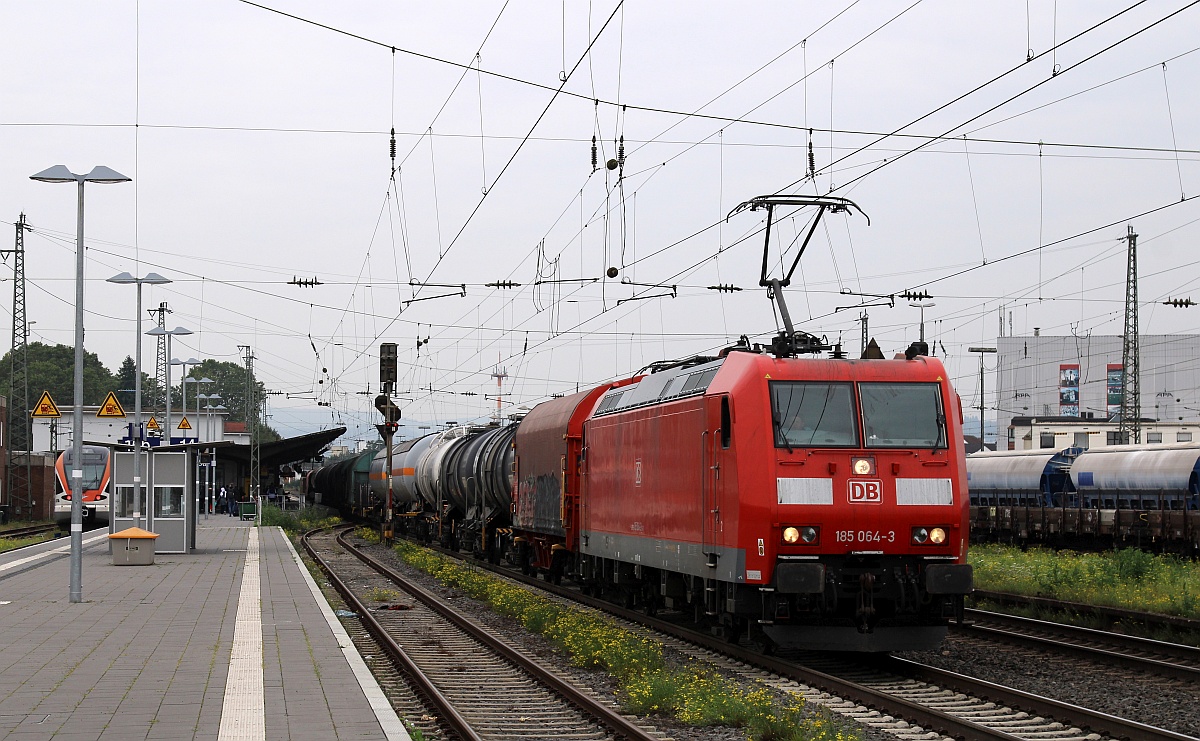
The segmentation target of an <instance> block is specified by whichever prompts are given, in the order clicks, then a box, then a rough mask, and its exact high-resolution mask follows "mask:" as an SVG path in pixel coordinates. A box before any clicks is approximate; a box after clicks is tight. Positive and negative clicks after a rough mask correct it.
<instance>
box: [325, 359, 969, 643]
mask: <svg viewBox="0 0 1200 741" xmlns="http://www.w3.org/2000/svg"><path fill="white" fill-rule="evenodd" d="M917 350H918V351H919V348H918V349H917ZM650 370H651V371H652V372H649V373H645V374H641V375H636V376H634V377H631V378H628V379H623V380H620V381H615V382H611V383H606V384H603V385H600V386H597V387H595V388H592V389H589V390H586V391H582V392H580V393H576V394H573V395H570V396H566V397H563V398H558V399H553V400H550V401H547V402H544V403H542V404H539V405H537V406H535V407H534V408H533V409H532V410H531V411H529V412H528V413H527V414H526V415H525V416H524V417H523V418H522V419H520V420H519V421H518V422H516V423H513V424H507V425H503V426H499V425H496V426H490V427H467V426H459V427H454V428H451V429H448V430H445V431H442V432H439V433H436V434H433V435H427V436H425V437H421V438H419V439H416V440H409V441H405V442H402V443H400V444H398V445H395V446H394V448H393V451H392V471H391V497H392V505H393V508H394V510H393V511H394V513H395V516H396V522H397V523H399V525H398V527H399V528H400V529H401V530H406V531H408V532H410V533H413V534H416V535H418V536H419V537H424V538H428V539H437V540H440V542H442V543H443V544H445V545H448V546H457V547H463V548H467V549H470V550H473V551H475V552H476V554H477V555H479V556H480V557H486V558H490V559H492V560H500V559H505V560H508V561H510V562H512V563H515V564H517V565H519V566H520V567H521V568H522V569H523V570H524V571H526V572H527V573H539V574H542V575H544V576H545V578H547V579H551V580H554V581H558V580H560V579H569V580H571V581H574V582H576V583H578V584H579V585H581V586H582V587H583V588H584V589H585V590H587V591H590V592H592V593H597V594H601V595H604V596H608V597H610V598H613V599H615V600H618V601H620V602H623V603H624V604H627V605H630V606H638V607H641V608H644V609H646V610H657V609H672V610H678V611H684V612H688V613H691V614H693V615H694V616H695V617H696V618H697V619H698V620H700V621H703V622H707V623H709V624H710V625H711V627H713V628H714V629H716V630H719V631H722V632H724V634H725V635H726V636H728V637H730V638H731V639H733V638H740V637H747V638H749V639H751V640H754V641H759V642H762V643H764V644H766V645H787V646H802V647H809V648H821V649H826V650H858V651H891V650H906V649H914V648H928V647H932V646H936V645H937V644H938V643H939V642H940V640H941V638H942V636H943V635H944V633H945V630H946V623H947V621H948V619H951V618H953V617H954V616H955V615H956V614H958V612H959V611H960V610H961V607H962V601H963V597H964V595H965V594H967V593H968V592H969V591H970V589H971V567H970V566H969V565H967V564H966V561H965V559H966V549H967V540H968V517H967V495H966V471H965V468H964V466H963V448H962V428H961V423H962V422H961V408H960V404H959V400H958V397H957V395H956V394H955V393H954V391H953V389H952V388H951V386H950V384H949V382H948V380H947V374H946V372H945V370H944V368H943V366H942V364H941V362H940V361H938V360H937V359H936V358H930V357H925V356H924V355H922V354H919V352H910V353H909V355H908V358H907V359H895V360H882V359H871V360H862V359H856V360H848V359H844V358H832V359H819V358H804V359H801V358H779V357H772V356H771V355H769V354H767V353H765V352H763V351H761V349H760V348H758V349H757V351H756V348H752V347H750V346H749V343H745V344H739V345H737V346H734V347H732V348H729V349H728V350H727V351H725V352H723V353H721V355H720V356H719V357H715V358H706V357H699V358H693V359H690V360H687V361H682V362H678V363H664V364H659V365H657V366H655V367H653V368H651V369H650ZM385 460H386V451H379V452H377V453H366V454H363V455H361V456H358V457H355V458H350V459H347V460H344V461H341V462H338V463H335V464H333V465H331V466H326V467H323V468H321V469H318V470H316V471H313V472H311V473H310V474H309V476H308V479H307V486H308V489H309V494H310V496H311V497H312V498H313V499H314V500H316V501H320V502H321V503H323V504H326V505H328V506H333V507H338V508H341V509H343V510H348V511H351V512H353V513H355V514H358V515H360V516H363V515H365V516H368V517H372V518H375V519H379V518H381V517H382V516H383V514H384V512H383V510H384V504H385V502H386V501H387V488H388V487H387V485H388V476H387V472H386V471H385V470H384V469H385V464H384V461H385Z"/></svg>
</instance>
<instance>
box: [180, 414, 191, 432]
mask: <svg viewBox="0 0 1200 741" xmlns="http://www.w3.org/2000/svg"><path fill="white" fill-rule="evenodd" d="M179 429H181V430H190V429H192V423H191V422H188V421H187V417H184V418H183V419H181V420H179Z"/></svg>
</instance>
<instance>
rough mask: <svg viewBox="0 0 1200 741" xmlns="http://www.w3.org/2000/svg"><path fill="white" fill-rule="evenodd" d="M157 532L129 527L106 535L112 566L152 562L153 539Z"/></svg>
mask: <svg viewBox="0 0 1200 741" xmlns="http://www.w3.org/2000/svg"><path fill="white" fill-rule="evenodd" d="M157 537H158V533H152V532H150V531H148V530H143V529H141V528H140V527H130V528H126V529H124V530H122V531H121V532H119V533H112V534H111V535H109V536H108V540H109V542H110V543H111V544H112V556H113V566H149V565H150V564H152V563H154V539H155V538H157Z"/></svg>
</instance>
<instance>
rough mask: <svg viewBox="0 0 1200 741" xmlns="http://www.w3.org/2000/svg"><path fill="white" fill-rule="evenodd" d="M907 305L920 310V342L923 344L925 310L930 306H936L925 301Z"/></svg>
mask: <svg viewBox="0 0 1200 741" xmlns="http://www.w3.org/2000/svg"><path fill="white" fill-rule="evenodd" d="M908 305H909V306H911V307H913V308H914V309H920V310H921V342H924V341H925V310H926V309H928V308H929V307H931V306H937V304H935V303H934V302H932V301H925V302H911V301H910V302H909V304H908Z"/></svg>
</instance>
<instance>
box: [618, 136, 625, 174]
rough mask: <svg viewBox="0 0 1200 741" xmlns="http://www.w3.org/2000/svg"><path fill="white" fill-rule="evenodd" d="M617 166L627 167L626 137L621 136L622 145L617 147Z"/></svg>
mask: <svg viewBox="0 0 1200 741" xmlns="http://www.w3.org/2000/svg"><path fill="white" fill-rule="evenodd" d="M617 164H619V165H620V166H621V167H624V166H625V135H624V134H621V144H620V145H619V146H618V147H617Z"/></svg>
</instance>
